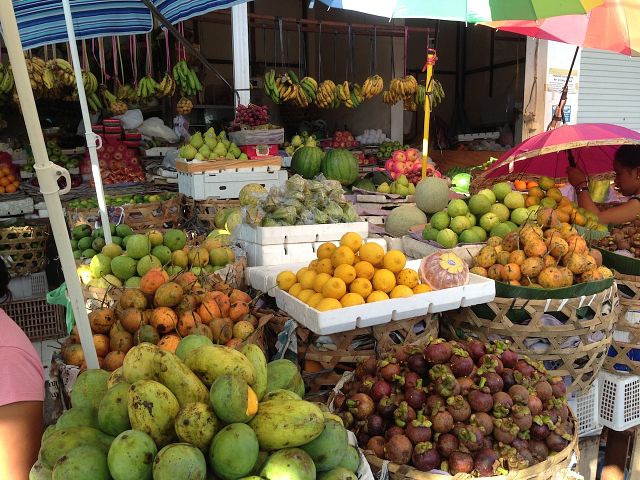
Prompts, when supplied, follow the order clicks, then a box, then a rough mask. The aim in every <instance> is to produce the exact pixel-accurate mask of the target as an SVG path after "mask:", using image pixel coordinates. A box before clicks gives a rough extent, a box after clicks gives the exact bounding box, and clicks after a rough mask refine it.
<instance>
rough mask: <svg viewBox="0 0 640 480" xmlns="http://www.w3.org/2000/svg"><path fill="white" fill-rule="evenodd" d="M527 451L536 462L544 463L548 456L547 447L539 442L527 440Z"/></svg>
mask: <svg viewBox="0 0 640 480" xmlns="http://www.w3.org/2000/svg"><path fill="white" fill-rule="evenodd" d="M529 451H530V452H531V454H532V455H533V458H535V459H536V460H537V461H538V462H544V461H545V460H546V459H547V457H548V456H549V447H547V444H546V443H545V442H543V441H541V440H529Z"/></svg>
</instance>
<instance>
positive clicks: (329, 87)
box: [316, 80, 340, 108]
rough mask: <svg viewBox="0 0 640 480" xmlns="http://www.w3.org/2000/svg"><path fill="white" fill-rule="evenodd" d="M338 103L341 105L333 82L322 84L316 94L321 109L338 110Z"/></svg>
mask: <svg viewBox="0 0 640 480" xmlns="http://www.w3.org/2000/svg"><path fill="white" fill-rule="evenodd" d="M336 101H337V103H338V105H340V99H339V98H338V92H337V89H336V84H335V83H333V82H332V81H331V80H325V81H323V82H321V83H320V85H318V91H317V93H316V105H317V106H318V107H320V108H336V107H334V105H335V104H336Z"/></svg>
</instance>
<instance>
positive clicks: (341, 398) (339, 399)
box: [333, 392, 347, 412]
mask: <svg viewBox="0 0 640 480" xmlns="http://www.w3.org/2000/svg"><path fill="white" fill-rule="evenodd" d="M346 400H347V396H346V395H345V394H344V393H342V392H340V393H337V394H336V396H335V397H333V408H335V410H336V411H337V412H339V411H340V410H342V406H343V405H344V402H345V401H346Z"/></svg>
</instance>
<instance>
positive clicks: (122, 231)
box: [116, 223, 133, 238]
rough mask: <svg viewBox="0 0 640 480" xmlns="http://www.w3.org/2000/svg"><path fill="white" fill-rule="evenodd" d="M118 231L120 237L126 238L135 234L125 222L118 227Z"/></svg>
mask: <svg viewBox="0 0 640 480" xmlns="http://www.w3.org/2000/svg"><path fill="white" fill-rule="evenodd" d="M116 233H117V234H118V236H119V237H121V238H124V237H128V236H129V235H133V230H132V229H131V227H130V226H129V225H125V224H124V223H122V224H120V225H118V226H117V227H116Z"/></svg>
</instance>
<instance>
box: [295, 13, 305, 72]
mask: <svg viewBox="0 0 640 480" xmlns="http://www.w3.org/2000/svg"><path fill="white" fill-rule="evenodd" d="M296 26H297V27H298V78H302V77H303V75H302V38H301V37H302V36H301V34H300V19H299V18H298V19H296Z"/></svg>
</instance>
